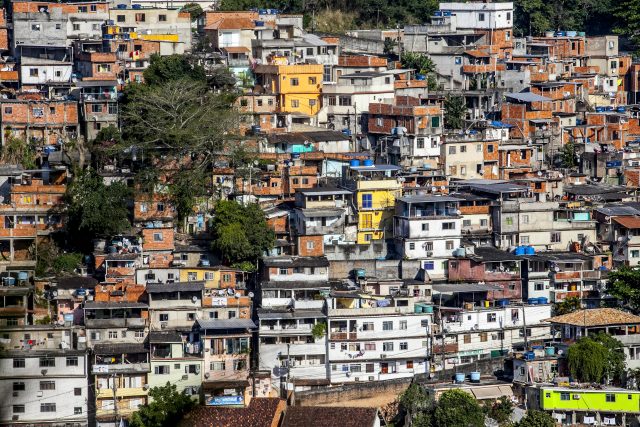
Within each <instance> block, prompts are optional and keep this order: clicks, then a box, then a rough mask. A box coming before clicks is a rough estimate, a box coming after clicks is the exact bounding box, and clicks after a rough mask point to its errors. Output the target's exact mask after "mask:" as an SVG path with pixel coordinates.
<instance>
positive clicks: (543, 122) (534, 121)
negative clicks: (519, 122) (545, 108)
mask: <svg viewBox="0 0 640 427" xmlns="http://www.w3.org/2000/svg"><path fill="white" fill-rule="evenodd" d="M529 121H530V122H531V123H535V124H546V123H551V119H529Z"/></svg>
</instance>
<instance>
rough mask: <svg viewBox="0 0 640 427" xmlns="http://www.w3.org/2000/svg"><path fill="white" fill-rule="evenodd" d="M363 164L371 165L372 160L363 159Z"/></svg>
mask: <svg viewBox="0 0 640 427" xmlns="http://www.w3.org/2000/svg"><path fill="white" fill-rule="evenodd" d="M363 165H364V166H373V160H371V159H365V161H364V162H363Z"/></svg>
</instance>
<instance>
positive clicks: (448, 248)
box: [445, 240, 453, 251]
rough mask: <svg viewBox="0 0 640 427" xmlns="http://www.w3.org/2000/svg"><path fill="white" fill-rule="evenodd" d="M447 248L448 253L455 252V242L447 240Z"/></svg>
mask: <svg viewBox="0 0 640 427" xmlns="http://www.w3.org/2000/svg"><path fill="white" fill-rule="evenodd" d="M445 246H446V249H447V250H448V251H452V250H453V240H447V241H446V242H445Z"/></svg>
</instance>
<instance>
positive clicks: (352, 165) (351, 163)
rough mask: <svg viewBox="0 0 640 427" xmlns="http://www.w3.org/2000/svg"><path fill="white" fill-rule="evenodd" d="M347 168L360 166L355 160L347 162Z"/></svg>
mask: <svg viewBox="0 0 640 427" xmlns="http://www.w3.org/2000/svg"><path fill="white" fill-rule="evenodd" d="M349 166H351V167H357V166H360V160H357V159H354V160H351V161H350V162H349Z"/></svg>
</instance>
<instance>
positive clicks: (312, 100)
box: [309, 99, 316, 107]
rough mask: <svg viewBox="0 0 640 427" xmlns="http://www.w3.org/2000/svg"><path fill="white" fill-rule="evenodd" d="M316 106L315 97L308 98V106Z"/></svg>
mask: <svg viewBox="0 0 640 427" xmlns="http://www.w3.org/2000/svg"><path fill="white" fill-rule="evenodd" d="M315 106H316V100H315V99H310V100H309V107H315Z"/></svg>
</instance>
